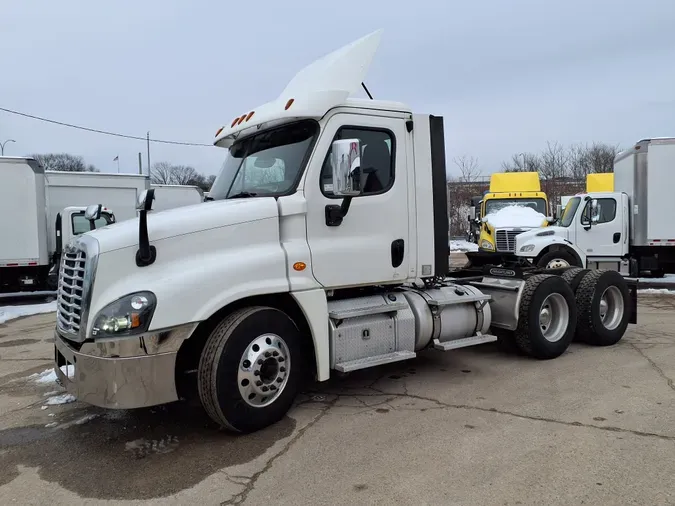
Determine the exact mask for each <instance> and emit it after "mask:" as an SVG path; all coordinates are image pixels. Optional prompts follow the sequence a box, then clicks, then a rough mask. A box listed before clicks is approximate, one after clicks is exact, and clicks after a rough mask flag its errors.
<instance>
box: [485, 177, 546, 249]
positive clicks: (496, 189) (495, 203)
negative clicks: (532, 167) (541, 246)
mask: <svg viewBox="0 0 675 506" xmlns="http://www.w3.org/2000/svg"><path fill="white" fill-rule="evenodd" d="M512 206H522V207H526V208H530V209H531V210H532V211H534V212H533V213H531V214H530V215H529V216H528V215H527V214H525V215H524V216H517V215H513V217H512V218H508V217H507V218H506V221H505V220H504V218H497V217H496V215H498V214H500V215H501V214H503V213H504V211H503V210H504V209H506V208H510V207H512ZM535 213H538V214H539V215H540V218H538V217H537V215H536V214H535ZM472 214H474V215H475V214H476V210H474V211H472ZM547 216H548V199H547V198H546V194H545V193H544V192H542V191H541V184H540V181H539V174H538V173H537V172H505V173H494V174H492V176H491V177H490V189H489V191H488V192H486V193H485V195H484V196H483V200H482V202H481V205H480V222H481V226H480V236H479V239H478V247H479V250H480V251H482V252H489V253H502V254H503V253H514V252H515V237H516V236H517V235H518V234H520V233H522V232H524V231H526V230H530V229H532V228H538V227H545V226H547V225H548V223H549V221H550V220H549V219H548V218H547Z"/></svg>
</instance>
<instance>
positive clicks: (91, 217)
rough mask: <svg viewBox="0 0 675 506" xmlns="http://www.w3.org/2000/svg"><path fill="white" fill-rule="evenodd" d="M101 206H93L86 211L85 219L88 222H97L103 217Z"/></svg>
mask: <svg viewBox="0 0 675 506" xmlns="http://www.w3.org/2000/svg"><path fill="white" fill-rule="evenodd" d="M102 208H103V206H102V205H101V204H92V205H90V206H87V208H86V209H85V210H84V218H85V219H86V220H87V221H96V220H98V219H99V218H100V217H101V209H102Z"/></svg>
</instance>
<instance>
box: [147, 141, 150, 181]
mask: <svg viewBox="0 0 675 506" xmlns="http://www.w3.org/2000/svg"><path fill="white" fill-rule="evenodd" d="M147 139H148V176H149V175H150V132H148V137H147Z"/></svg>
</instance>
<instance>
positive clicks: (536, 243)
mask: <svg viewBox="0 0 675 506" xmlns="http://www.w3.org/2000/svg"><path fill="white" fill-rule="evenodd" d="M561 204H562V205H561V206H560V208H559V209H558V212H557V215H558V216H559V218H558V220H557V221H556V224H555V225H556V226H553V227H548V229H547V230H545V231H538V230H535V231H531V232H529V233H527V234H525V235H523V237H521V238H520V242H519V243H518V244H521V245H522V246H518V251H517V253H516V254H517V255H518V256H520V257H524V258H527V259H528V260H530V261H531V262H533V263H535V264H536V265H538V266H539V267H544V268H558V267H568V266H577V267H582V266H587V265H591V264H593V265H595V266H596V267H597V266H598V265H604V266H606V267H609V268H613V269H615V270H623V271H625V270H626V269H628V267H627V263H626V262H625V261H623V260H621V259H622V258H624V259H625V257H626V255H628V249H629V246H628V235H629V234H628V226H629V214H630V213H629V211H630V205H629V199H628V195H626V194H625V193H623V194H622V193H615V192H614V174H613V173H611V172H608V173H602V174H588V175H587V176H586V192H585V193H579V194H577V195H570V196H565V197H561ZM594 206H595V208H594ZM594 209H595V210H596V211H597V213H595V214H594ZM594 220H595V221H594ZM591 228H592V229H593V231H592V233H589V232H590V231H591ZM621 237H623V239H624V240H621ZM617 238H618V239H619V240H618V241H617ZM588 258H590V259H591V261H590V262H589V261H588Z"/></svg>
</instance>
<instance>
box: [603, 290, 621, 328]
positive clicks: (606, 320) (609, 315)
mask: <svg viewBox="0 0 675 506" xmlns="http://www.w3.org/2000/svg"><path fill="white" fill-rule="evenodd" d="M623 312H624V303H623V295H622V294H621V290H619V289H618V288H617V287H616V286H609V287H607V288H605V291H604V292H602V296H601V297H600V320H601V321H602V325H603V326H604V327H605V328H606V329H607V330H614V329H615V328H617V327H618V326H619V325H620V324H621V320H622V319H623Z"/></svg>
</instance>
